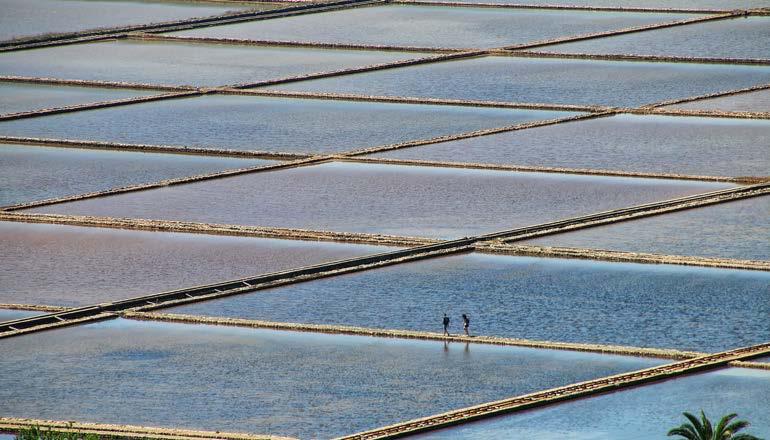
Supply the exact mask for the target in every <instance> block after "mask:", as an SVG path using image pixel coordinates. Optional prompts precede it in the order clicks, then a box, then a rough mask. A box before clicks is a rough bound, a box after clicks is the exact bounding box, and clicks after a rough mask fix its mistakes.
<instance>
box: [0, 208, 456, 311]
mask: <svg viewBox="0 0 770 440" xmlns="http://www.w3.org/2000/svg"><path fill="white" fill-rule="evenodd" d="M0 221H11V222H21V223H46V224H59V225H70V226H89V227H96V228H110V229H125V230H139V231H157V232H180V233H189V234H205V235H225V236H237V237H255V238H273V239H283V240H303V241H329V242H338V243H351V244H369V245H382V246H398V247H411V246H424V245H429V244H437V243H440V242H441V240H434V239H429V238H421V237H401V236H396V235H383V234H365V233H357V232H332V231H314V230H310V229H290V228H272V227H261V226H243V225H224V224H216V223H197V222H184V221H171V220H147V219H131V218H112V217H93V216H78V215H61V214H37V213H23V212H7V211H0ZM0 308H2V307H0Z"/></svg>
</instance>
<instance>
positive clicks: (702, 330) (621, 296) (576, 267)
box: [168, 254, 770, 352]
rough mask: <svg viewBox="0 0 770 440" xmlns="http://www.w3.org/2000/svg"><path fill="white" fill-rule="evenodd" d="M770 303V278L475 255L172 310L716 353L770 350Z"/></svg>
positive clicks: (677, 268)
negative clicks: (465, 319) (769, 345)
mask: <svg viewBox="0 0 770 440" xmlns="http://www.w3.org/2000/svg"><path fill="white" fill-rule="evenodd" d="M769 297H770V273H766V272H753V271H738V270H721V269H705V268H695V267H685V266H668V265H644V264H622V263H605V262H595V261H583V260H559V259H550V258H526V257H509V256H493V255H484V254H467V255H462V256H454V257H446V258H440V259H434V260H430V261H425V262H415V263H409V264H403V265H398V266H393V267H388V268H382V269H377V270H373V271H367V272H362V273H358V274H353V275H346V276H341V277H335V278H329V279H325V280H317V281H313V282H310V283H302V284H295V285H292V286H286V287H281V288H277V289H271V290H267V291H261V292H258V293H254V294H249V295H242V296H237V297H231V298H226V299H222V300H215V301H207V302H202V303H196V304H191V305H188V306H183V307H178V308H174V309H170V310H168V312H169V313H182V314H192V315H204V316H227V317H236V318H246V319H261V320H274V321H282V322H301V323H316V324H342V325H355V326H363V327H377V328H392V329H410V330H421V331H433V332H441V331H442V328H441V317H442V314H443V313H447V314H449V315H450V317H451V319H452V322H451V324H450V330H451V331H452V333H462V321H461V319H460V316H461V315H462V314H463V313H466V314H468V315H469V316H470V319H471V331H472V333H473V334H477V335H487V336H505V337H512V338H526V339H538V340H551V341H569V342H580V343H602V344H618V345H632V346H644V347H658V348H676V349H681V350H697V351H706V352H712V351H721V350H726V349H729V348H735V347H740V346H746V345H751V344H757V343H761V342H765V341H770V330H768V328H767V325H765V320H764V317H765V316H767V314H768V313H770V303H768V301H767V300H768V298H769ZM725 301H728V302H729V303H730V304H731V313H730V319H724V320H714V319H712V318H713V316H715V315H719V314H720V313H721V310H722V309H723V307H724V303H725Z"/></svg>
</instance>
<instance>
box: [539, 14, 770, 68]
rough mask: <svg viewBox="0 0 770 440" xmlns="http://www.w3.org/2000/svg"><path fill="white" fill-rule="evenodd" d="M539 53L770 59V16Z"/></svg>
mask: <svg viewBox="0 0 770 440" xmlns="http://www.w3.org/2000/svg"><path fill="white" fill-rule="evenodd" d="M539 50H542V51H544V52H556V53H594V54H596V53H601V54H606V53H612V54H638V55H661V56H682V57H707V58H768V57H770V17H740V18H734V19H731V20H718V21H710V22H706V23H696V24H690V25H687V26H675V27H669V28H665V29H657V30H653V31H648V32H636V33H631V34H624V35H618V36H613V37H608V38H599V39H595V40H590V41H578V42H575V43H566V44H560V45H556V46H548V47H543V48H541V49H539Z"/></svg>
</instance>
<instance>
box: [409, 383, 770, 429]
mask: <svg viewBox="0 0 770 440" xmlns="http://www.w3.org/2000/svg"><path fill="white" fill-rule="evenodd" d="M768 400H770V371H757V370H747V369H743V368H730V369H727V370H721V371H716V372H712V373H703V374H698V375H694V376H688V377H683V378H679V379H673V380H669V381H666V382H662V383H657V384H654V385H646V386H643V387H641V388H632V389H629V390H625V391H618V392H614V393H611V394H605V395H601V396H598V397H591V398H588V399H583V400H577V401H572V402H567V403H563V404H559V405H555V406H550V407H547V408H543V409H537V410H532V411H526V412H523V413H519V414H514V415H510V416H502V417H495V418H491V419H488V420H486V421H481V422H476V423H469V424H466V425H462V426H459V427H456V428H448V429H444V430H440V431H435V432H433V433H428V434H424V435H416V436H413V437H409V438H413V439H425V440H427V439H442V440H445V439H468V438H473V439H476V440H493V439H494V440H496V439H501V438H522V439H523V438H526V439H531V440H553V439H565V440H611V439H612V440H616V439H624V440H636V439H638V440H642V439H658V438H660V439H663V438H666V433H667V432H668V430H669V429H671V428H675V427H678V426H680V425H681V424H683V423H686V422H687V420H686V419H685V418H684V417H683V416H682V412H684V411H688V412H690V413H694V414H699V413H700V410H701V409H703V410H704V411H705V412H706V415H707V416H708V417H709V418H710V419H711V420H712V422H714V423H716V421H718V420H719V419H720V418H721V417H722V416H724V415H727V414H730V413H738V416H739V417H738V418H739V419H741V420H748V421H749V422H750V423H751V426H750V427H749V428H748V429H746V430H745V431H741V432H745V433H749V434H754V435H755V436H758V437H762V438H764V437H767V436H770V412H768V411H767V405H766V404H763V403H762V402H767V401H768ZM599 415H600V416H599Z"/></svg>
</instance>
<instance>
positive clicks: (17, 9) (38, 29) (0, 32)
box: [0, 0, 275, 40]
mask: <svg viewBox="0 0 770 440" xmlns="http://www.w3.org/2000/svg"><path fill="white" fill-rule="evenodd" d="M247 7H248V8H249V9H271V8H274V7H275V6H273V5H270V4H264V3H263V4H260V3H253V4H250V5H247V4H246V3H235V2H233V3H229V4H228V3H215V2H203V1H201V2H199V1H195V2H190V1H166V0H164V1H152V0H127V1H116V0H101V1H95V0H0V10H2V11H3V13H2V14H0V40H7V39H11V38H18V37H24V36H30V35H36V34H47V33H51V32H77V31H82V30H86V29H94V28H105V27H115V26H126V25H131V24H149V23H158V22H161V21H170V20H179V19H183V18H192V17H206V16H209V15H218V14H222V13H225V12H227V11H232V10H238V9H246V8H247Z"/></svg>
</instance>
